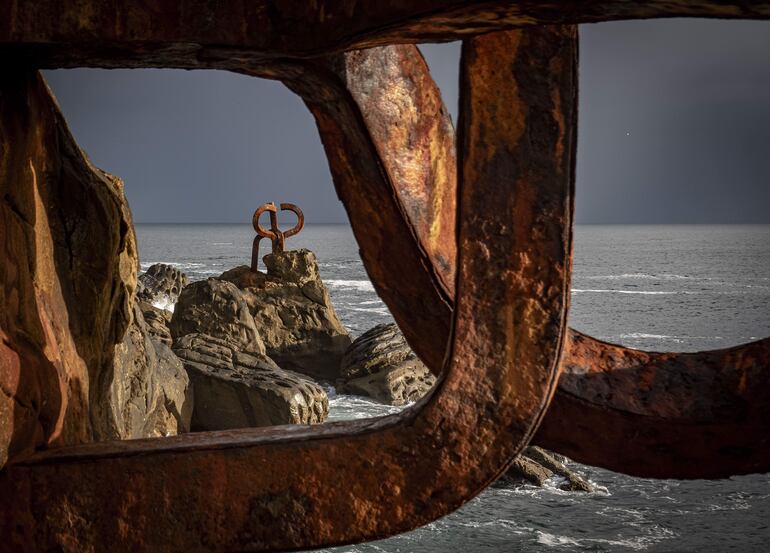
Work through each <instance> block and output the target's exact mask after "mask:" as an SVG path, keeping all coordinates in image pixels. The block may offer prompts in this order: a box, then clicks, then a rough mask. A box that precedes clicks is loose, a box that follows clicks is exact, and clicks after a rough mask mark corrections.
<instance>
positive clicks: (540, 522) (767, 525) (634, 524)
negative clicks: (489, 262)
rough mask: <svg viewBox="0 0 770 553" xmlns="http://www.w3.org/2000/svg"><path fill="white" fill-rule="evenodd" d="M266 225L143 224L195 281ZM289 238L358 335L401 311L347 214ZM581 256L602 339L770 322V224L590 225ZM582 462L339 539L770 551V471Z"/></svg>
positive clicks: (715, 337) (336, 402) (368, 405)
mask: <svg viewBox="0 0 770 553" xmlns="http://www.w3.org/2000/svg"><path fill="white" fill-rule="evenodd" d="M253 236H254V234H253V230H252V229H251V227H250V226H249V225H137V237H138V240H139V253H140V256H141V261H142V267H143V268H145V269H146V268H147V267H148V266H149V265H151V264H153V263H158V262H163V263H169V264H172V265H175V266H177V267H179V268H180V269H181V270H183V271H184V272H186V273H187V275H188V276H189V277H190V278H191V279H192V280H198V279H203V278H207V277H210V276H216V275H218V274H221V273H222V272H223V271H225V270H226V269H229V268H231V267H234V266H236V265H241V264H248V263H249V260H250V258H251V253H250V252H251V242H252V239H253ZM287 247H288V248H303V247H304V248H309V249H312V250H313V251H315V252H316V255H317V256H318V259H319V265H320V270H321V275H322V277H323V279H324V281H325V282H326V284H327V286H328V287H329V290H330V294H331V297H332V300H333V302H334V305H335V308H336V310H337V313H338V315H339V316H340V318H341V320H342V321H343V323H344V324H345V326H346V327H347V328H348V329H349V330H350V331H351V333H352V334H353V335H358V334H361V333H362V332H364V331H366V330H367V329H369V328H371V327H372V326H374V325H375V324H378V323H382V322H389V321H391V320H392V319H391V317H390V315H389V313H388V310H387V308H386V307H385V305H384V304H383V303H382V302H381V301H380V300H379V298H378V297H377V296H376V294H375V293H374V289H373V287H372V285H371V283H370V282H369V280H368V279H367V276H366V271H365V270H364V268H363V266H362V264H361V261H360V259H359V257H358V248H357V245H356V243H355V240H354V239H353V236H352V233H351V232H350V229H349V228H348V227H347V226H344V225H308V226H307V227H306V228H305V229H304V230H303V231H302V233H300V234H299V235H297V236H295V237H293V238H291V239H289V240H288V241H287ZM263 248H264V251H265V252H267V248H269V246H268V245H266V244H263ZM574 259H575V268H574V275H573V282H572V306H571V310H570V324H571V326H573V327H575V328H577V329H579V330H583V331H585V332H588V333H590V334H593V335H594V336H597V337H598V338H602V339H606V340H611V341H614V342H619V343H622V344H625V345H629V346H633V347H637V348H642V349H649V350H659V351H665V350H680V351H696V350H700V349H711V348H722V347H729V346H731V345H735V344H738V343H741V342H745V341H749V340H755V339H758V338H761V337H764V336H768V335H770V308H769V307H768V306H770V226H578V227H577V228H576V231H575V258H574ZM330 407H331V414H330V419H331V420H341V419H349V418H356V417H370V416H378V415H383V414H388V413H392V412H395V411H397V410H398V408H393V407H389V406H384V405H379V404H376V403H372V402H369V401H366V400H365V399H363V398H356V397H352V396H344V395H334V394H332V395H331V397H330ZM573 468H575V469H576V470H578V472H580V473H582V474H583V475H585V476H587V477H588V478H589V479H590V480H591V481H592V482H594V483H595V484H596V485H597V491H596V492H595V493H591V494H578V493H568V492H562V491H560V490H558V488H557V486H556V485H552V486H547V487H544V488H536V487H533V486H509V487H492V488H490V489H488V490H486V491H485V492H483V493H482V494H481V495H480V496H479V497H477V498H476V499H474V500H473V501H471V502H470V503H468V504H467V505H466V506H464V507H463V508H462V509H460V510H458V511H457V512H455V513H453V514H451V515H450V516H447V517H445V518H443V519H441V520H439V521H437V522H434V523H432V524H429V525H427V526H425V527H423V528H420V529H418V530H415V531H413V532H409V533H407V534H403V535H400V536H395V537H392V538H389V539H386V540H382V541H378V542H372V543H367V544H360V545H355V546H347V547H339V548H332V549H327V550H325V551H330V552H334V553H342V552H366V553H369V552H377V551H384V552H392V553H396V552H401V553H411V552H414V553H417V552H426V553H428V552H430V553H455V552H457V553H469V552H476V551H491V552H513V551H527V552H530V551H538V552H540V551H550V552H561V551H563V552H574V551H610V552H625V551H651V552H669V551H677V552H685V551H692V552H703V551H720V552H721V551H738V552H766V551H770V474H761V475H750V476H740V477H734V478H730V479H726V480H717V481H702V480H696V481H673V480H651V479H642V478H632V477H629V476H625V475H622V474H618V473H613V472H609V471H606V470H602V469H597V468H594V467H588V466H583V465H579V464H574V467H573ZM554 484H555V483H554Z"/></svg>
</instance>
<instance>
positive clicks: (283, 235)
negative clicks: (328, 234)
mask: <svg viewBox="0 0 770 553" xmlns="http://www.w3.org/2000/svg"><path fill="white" fill-rule="evenodd" d="M266 211H267V212H268V213H270V229H266V228H264V227H263V226H262V225H260V224H259V218H260V217H261V216H262V214H263V213H264V212H266ZM281 211H291V212H293V213H294V214H295V215H296V216H297V223H296V224H295V225H294V226H293V227H292V228H290V229H289V230H286V231H283V230H281V229H280V228H278V209H277V208H276V207H275V204H274V203H272V202H270V203H267V204H262V205H261V206H259V207H258V208H257V210H256V211H255V212H254V216H253V217H252V218H251V224H252V225H253V226H254V230H255V231H256V233H257V236H256V237H255V238H254V242H253V244H252V246H251V270H252V271H255V272H256V271H257V267H258V265H259V242H260V241H261V240H262V239H263V238H269V239H270V242H271V243H272V246H273V253H279V252H282V251H283V249H284V248H285V247H286V239H287V238H289V237H290V236H294V235H295V234H299V232H300V231H301V230H302V229H303V228H304V227H305V215H304V214H303V213H302V210H301V209H300V208H299V207H297V206H296V205H294V204H289V203H282V204H281Z"/></svg>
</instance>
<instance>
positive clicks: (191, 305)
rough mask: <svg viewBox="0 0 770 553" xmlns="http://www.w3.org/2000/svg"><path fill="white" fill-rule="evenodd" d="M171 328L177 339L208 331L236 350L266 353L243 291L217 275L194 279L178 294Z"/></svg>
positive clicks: (172, 334) (210, 334)
mask: <svg viewBox="0 0 770 553" xmlns="http://www.w3.org/2000/svg"><path fill="white" fill-rule="evenodd" d="M169 329H170V331H171V336H172V337H173V339H174V341H176V340H179V339H180V338H182V337H184V336H186V335H188V334H207V335H209V336H212V337H214V338H218V339H220V340H224V341H225V342H227V343H228V344H230V345H231V346H232V347H233V348H234V349H235V350H238V351H243V352H249V353H260V354H262V355H264V354H265V345H264V343H263V342H262V339H261V337H260V335H259V332H258V331H257V327H256V325H255V324H254V317H252V315H251V313H250V312H249V307H248V306H247V305H246V300H245V297H244V294H243V293H242V292H241V291H240V290H239V289H238V288H237V287H236V286H235V285H234V284H232V283H230V282H227V281H225V280H219V279H216V278H209V279H208V280H202V281H199V282H194V283H192V284H190V285H188V286H186V287H185V288H184V289H183V290H182V293H181V294H180V295H179V300H178V301H177V304H176V307H175V309H174V315H173V316H172V317H171V322H170V323H169Z"/></svg>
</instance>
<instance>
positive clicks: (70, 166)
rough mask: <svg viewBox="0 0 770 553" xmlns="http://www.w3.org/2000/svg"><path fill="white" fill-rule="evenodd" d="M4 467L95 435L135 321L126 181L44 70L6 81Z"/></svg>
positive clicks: (1, 139)
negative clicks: (63, 106) (105, 166)
mask: <svg viewBox="0 0 770 553" xmlns="http://www.w3.org/2000/svg"><path fill="white" fill-rule="evenodd" d="M0 98H1V99H2V100H0V467H2V466H3V465H4V464H5V462H6V461H8V460H13V459H14V458H19V457H22V456H24V455H26V454H28V453H30V452H32V451H33V450H34V449H36V448H42V447H48V446H60V445H67V444H77V443H82V442H87V441H89V440H91V439H92V436H93V434H94V432H93V429H92V418H94V417H98V413H91V405H92V404H93V400H94V398H96V397H97V396H98V394H99V393H100V391H101V390H103V389H104V388H103V387H102V386H101V383H102V382H103V379H104V376H105V375H106V374H107V373H108V372H109V371H110V370H111V367H112V364H113V362H114V358H115V353H116V346H118V345H119V344H121V342H122V341H123V337H124V335H125V333H126V329H127V328H128V326H129V325H130V324H131V320H132V304H133V294H134V289H135V287H136V278H137V276H136V273H137V266H138V260H137V253H136V239H135V237H134V232H133V225H132V222H131V214H130V212H129V210H128V207H127V205H126V202H125V198H124V195H123V184H122V182H121V181H120V180H119V179H117V178H116V177H113V176H111V175H108V174H107V173H104V172H102V171H100V170H99V169H97V168H95V167H93V166H92V165H91V163H90V162H89V160H88V159H87V158H86V156H85V155H84V153H83V152H82V151H81V150H80V149H79V148H78V146H77V144H76V143H75V141H74V139H73V138H72V135H71V134H70V132H69V129H68V128H67V124H66V122H65V121H64V118H63V117H62V115H61V113H60V111H59V109H58V106H57V105H56V101H55V100H54V99H53V97H52V96H51V93H50V91H49V90H48V87H47V86H46V84H45V82H44V81H43V79H42V77H41V76H40V75H39V74H38V72H37V71H35V70H31V69H19V68H17V67H15V66H14V65H13V64H11V65H8V66H5V67H4V68H3V78H2V79H0Z"/></svg>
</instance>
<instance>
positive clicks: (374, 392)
mask: <svg viewBox="0 0 770 553" xmlns="http://www.w3.org/2000/svg"><path fill="white" fill-rule="evenodd" d="M340 375H341V377H342V379H343V382H342V383H341V386H340V390H341V391H344V392H346V393H350V394H356V395H364V396H368V397H371V398H372V399H375V400H377V401H380V402H383V403H389V404H391V405H404V404H406V403H409V402H413V401H417V400H418V399H420V398H421V397H422V396H424V395H425V394H426V393H428V390H430V389H431V387H432V386H433V384H435V382H436V377H435V376H434V375H433V374H431V372H430V371H429V370H428V368H427V367H426V366H425V365H424V364H423V362H422V361H420V360H419V359H418V358H417V356H416V355H415V354H414V352H413V351H412V350H411V349H410V348H409V345H408V344H407V343H406V340H405V339H404V336H403V334H401V331H400V330H399V329H398V327H397V326H396V325H395V324H394V323H391V324H381V325H377V326H375V327H374V328H372V329H370V330H368V331H367V332H365V333H364V334H362V335H361V336H359V337H358V338H357V339H356V340H355V342H353V344H352V345H351V346H350V347H349V348H348V349H347V351H346V352H345V355H344V356H343V358H342V361H341V364H340Z"/></svg>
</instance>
